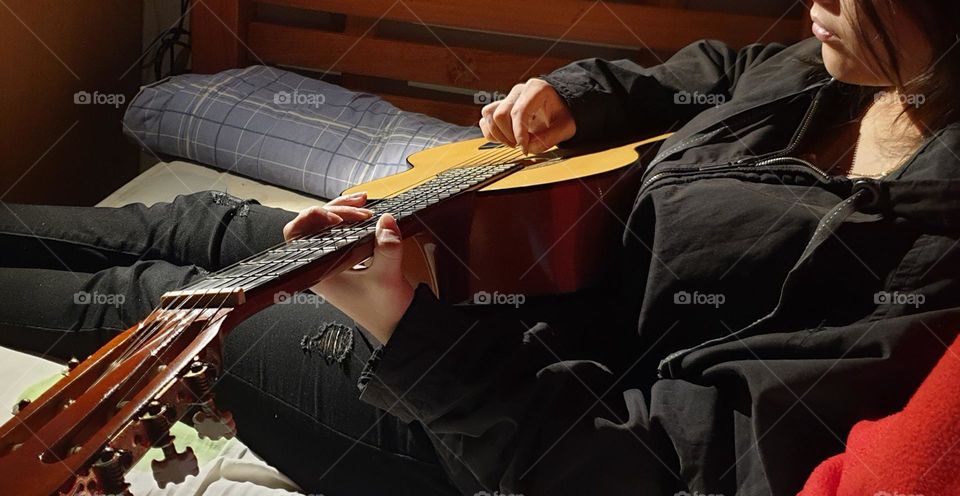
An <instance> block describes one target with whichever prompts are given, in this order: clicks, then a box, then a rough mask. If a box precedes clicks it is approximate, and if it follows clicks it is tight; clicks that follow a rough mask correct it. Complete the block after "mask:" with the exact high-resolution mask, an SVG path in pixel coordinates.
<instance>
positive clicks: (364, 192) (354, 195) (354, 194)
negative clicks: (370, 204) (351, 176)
mask: <svg viewBox="0 0 960 496" xmlns="http://www.w3.org/2000/svg"><path fill="white" fill-rule="evenodd" d="M365 194H367V192H366V191H358V192H356V193H351V194H350V196H348V197H347V198H360V197H361V196H363V195H365Z"/></svg>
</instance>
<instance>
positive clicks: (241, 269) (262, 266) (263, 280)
mask: <svg viewBox="0 0 960 496" xmlns="http://www.w3.org/2000/svg"><path fill="white" fill-rule="evenodd" d="M517 167H520V165H519V164H517V163H505V164H490V165H482V166H471V167H458V168H451V169H448V170H446V171H444V172H442V173H440V174H438V175H436V176H434V177H433V178H431V179H429V180H427V181H425V182H423V183H421V184H419V185H417V186H415V187H413V188H410V189H408V190H406V191H404V192H402V193H400V194H398V195H396V196H392V197H390V198H386V199H383V200H379V201H377V202H375V203H372V204H371V205H370V206H369V207H368V208H370V210H372V211H373V212H374V216H373V218H372V219H370V220H367V221H363V222H357V223H350V224H341V225H339V226H336V227H334V228H332V229H329V230H326V231H323V232H320V233H317V234H315V235H312V236H307V237H304V238H301V239H296V240H293V241H291V242H288V243H286V244H284V245H282V246H280V247H277V248H273V249H271V250H267V251H265V252H263V253H260V254H258V255H255V256H253V257H251V258H249V259H247V260H244V261H242V262H239V263H237V264H234V265H233V266H230V267H227V268H225V269H223V270H221V271H219V272H215V273H212V274H210V275H208V276H206V277H205V278H203V279H201V280H199V281H197V282H194V283H193V284H191V285H189V286H187V287H185V288H183V289H181V290H178V291H172V292H169V293H167V294H165V295H163V298H162V302H163V303H165V304H178V305H179V306H182V305H184V304H187V303H188V300H190V304H203V302H202V301H200V300H201V299H202V298H203V297H205V296H209V295H218V294H230V293H237V294H243V293H246V292H249V291H251V290H254V289H257V288H259V287H261V286H263V285H265V284H267V283H269V282H272V281H274V280H276V279H277V278H279V277H282V276H284V275H286V274H288V273H290V272H292V271H294V270H297V269H299V268H301V267H304V266H306V265H308V264H311V263H313V262H316V261H318V260H320V259H322V258H324V257H326V256H330V255H333V254H335V253H337V252H338V251H342V250H344V249H345V248H347V247H349V246H350V245H351V244H354V243H357V242H359V241H360V240H363V239H365V238H367V237H372V236H373V234H374V231H375V230H376V219H377V218H378V217H379V216H380V215H381V214H384V213H390V214H391V215H393V216H394V217H396V218H397V220H398V221H400V220H402V219H404V218H407V217H411V216H416V215H417V214H418V213H420V212H421V211H423V210H425V209H426V208H428V207H431V206H433V205H436V204H437V203H440V202H442V201H444V200H447V199H449V198H452V197H453V196H456V195H458V194H460V193H463V192H465V191H469V190H471V189H475V188H477V187H479V186H481V185H484V184H485V183H487V182H489V181H491V180H492V179H494V178H497V177H498V176H502V175H506V174H507V173H509V172H512V170H513V169H515V168H517ZM209 299H210V300H211V301H213V300H215V298H209Z"/></svg>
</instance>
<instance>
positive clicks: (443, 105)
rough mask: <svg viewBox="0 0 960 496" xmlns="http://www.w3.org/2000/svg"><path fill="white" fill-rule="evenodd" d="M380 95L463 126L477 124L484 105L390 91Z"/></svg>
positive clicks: (398, 104)
mask: <svg viewBox="0 0 960 496" xmlns="http://www.w3.org/2000/svg"><path fill="white" fill-rule="evenodd" d="M380 96H381V97H383V99H384V100H386V101H388V102H390V103H392V104H394V105H396V106H397V107H399V108H401V109H403V110H407V111H409V112H419V113H421V114H426V115H429V116H431V117H436V118H437V119H440V120H444V121H447V122H452V123H454V124H459V125H461V126H475V125H477V122H478V121H479V120H480V109H481V108H482V107H481V106H479V105H470V104H468V103H453V102H443V101H439V100H431V99H428V98H417V97H412V96H404V95H391V94H389V93H381V94H380Z"/></svg>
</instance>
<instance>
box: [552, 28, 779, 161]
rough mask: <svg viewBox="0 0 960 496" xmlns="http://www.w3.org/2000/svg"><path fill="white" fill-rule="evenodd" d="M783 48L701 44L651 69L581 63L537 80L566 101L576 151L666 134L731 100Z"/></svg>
mask: <svg viewBox="0 0 960 496" xmlns="http://www.w3.org/2000/svg"><path fill="white" fill-rule="evenodd" d="M784 48H785V46H784V45H779V44H769V45H761V44H755V45H750V46H747V47H745V48H743V49H742V50H739V51H737V50H733V49H731V48H730V47H728V46H726V45H725V44H723V43H721V42H718V41H712V40H702V41H698V42H696V43H693V44H691V45H689V46H687V47H685V48H683V49H681V50H680V51H678V52H677V53H676V54H675V55H674V56H673V57H671V58H670V59H669V60H667V61H666V62H664V63H663V64H660V65H657V66H653V67H650V68H645V67H641V66H640V65H638V64H636V63H634V62H632V61H629V60H617V61H607V60H602V59H597V58H593V59H586V60H581V61H578V62H574V63H572V64H570V65H568V66H565V67H563V68H561V69H558V70H556V71H554V72H552V73H550V74H548V75H546V76H542V77H541V79H544V80H545V81H547V82H548V83H550V85H551V86H553V87H554V88H555V89H556V90H557V92H558V93H559V94H560V96H561V97H562V98H563V99H564V101H566V103H567V106H568V107H569V108H570V111H571V113H572V114H573V118H574V121H575V122H576V124H577V134H576V136H574V137H573V139H571V140H569V141H567V142H566V143H564V145H565V146H576V145H582V144H590V143H596V142H603V141H610V140H613V139H618V138H625V137H628V136H637V135H640V134H645V133H651V132H666V131H667V130H669V129H673V128H675V127H676V125H677V124H683V123H685V122H687V121H688V120H690V119H691V118H693V116H695V115H697V114H698V113H700V112H702V111H704V110H706V109H707V108H709V107H712V106H716V105H718V104H719V103H723V102H724V101H727V100H729V99H730V98H731V96H732V94H733V91H734V89H735V88H736V86H737V82H738V81H739V79H740V77H741V76H742V75H743V74H744V73H745V72H747V71H749V70H750V69H751V68H753V67H755V66H757V65H758V64H761V63H762V62H764V61H765V60H767V59H769V58H770V57H772V56H774V55H776V54H777V53H779V52H781V51H782V50H783V49H784Z"/></svg>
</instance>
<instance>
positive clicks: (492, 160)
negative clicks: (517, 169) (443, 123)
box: [117, 148, 524, 362]
mask: <svg viewBox="0 0 960 496" xmlns="http://www.w3.org/2000/svg"><path fill="white" fill-rule="evenodd" d="M488 155H489V156H488ZM511 155H517V156H516V157H511ZM523 156H524V155H523V153H522V152H519V153H517V151H516V149H513V148H505V149H501V150H498V151H496V152H493V153H487V152H482V153H478V154H476V155H474V156H472V157H468V158H467V159H466V160H464V161H462V162H460V163H459V164H454V165H453V166H451V167H448V168H447V169H445V170H444V172H445V171H446V170H452V169H457V168H467V167H476V166H480V165H486V166H493V165H505V164H508V163H510V162H509V161H506V160H507V159H508V158H509V159H510V160H511V161H513V160H516V159H519V158H522V157H523ZM485 160H486V161H487V162H486V163H484V161H485ZM498 161H501V162H498ZM436 177H437V176H431V177H428V178H425V179H424V180H422V181H420V182H419V183H415V184H414V185H413V186H407V187H405V188H403V189H398V190H397V191H396V192H394V193H392V194H390V195H388V196H386V197H384V198H383V199H381V200H377V201H375V202H372V203H370V204H368V205H365V208H371V207H376V206H379V205H380V204H382V203H384V202H387V201H389V200H391V199H392V198H395V197H396V196H395V195H398V194H400V192H401V191H410V190H413V189H415V188H416V187H418V186H421V185H423V184H424V183H427V182H429V181H430V180H432V179H435V178H436ZM417 200H418V199H417V198H415V197H411V198H410V199H408V200H407V202H406V204H404V203H401V204H399V205H396V206H394V208H398V207H403V206H408V204H409V203H410V202H412V201H417ZM367 222H369V223H367ZM367 222H360V223H357V224H353V225H350V226H348V229H352V230H353V231H355V232H354V234H359V232H360V231H364V230H366V229H367V228H368V227H370V225H371V224H372V223H373V222H372V219H368V221H367ZM358 229H359V230H360V231H358ZM317 234H323V232H321V233H316V234H311V235H305V236H298V237H296V238H294V239H291V240H288V241H284V242H282V243H279V244H277V245H275V246H274V247H273V248H269V249H267V250H264V252H268V251H272V250H276V249H277V248H279V247H282V246H285V245H287V244H290V243H291V242H293V241H295V240H300V239H303V238H306V237H310V236H316V235H317ZM340 241H341V240H340V239H335V240H332V241H331V243H332V244H335V243H338V242H340ZM329 246H330V244H328V245H321V246H320V247H316V248H317V249H318V250H322V249H323V248H324V247H329ZM315 251H317V250H311V254H312V253H314V252H315ZM264 252H261V253H258V254H255V255H253V256H251V257H248V258H247V259H245V260H241V261H240V262H237V263H234V264H231V265H230V266H228V267H225V268H223V269H221V271H219V272H225V271H227V270H229V269H231V268H234V267H236V266H238V265H240V264H241V263H242V262H244V261H250V260H252V259H255V258H257V257H258V256H261V255H262V254H263V253H264ZM215 274H216V273H214V275H215ZM202 282H204V281H203V280H201V281H198V282H196V283H193V284H199V283H202ZM205 289H206V290H205V291H204V294H203V295H202V296H207V295H206V293H207V292H211V291H215V290H217V289H220V290H222V289H225V288H224V287H222V283H214V285H213V286H211V287H210V288H205ZM202 296H201V297H200V298H193V299H194V300H195V301H197V303H196V304H195V305H194V307H193V308H191V310H189V311H188V314H189V312H192V311H193V310H195V309H196V307H197V306H198V305H199V301H200V300H202ZM190 300H191V298H190V295H184V297H183V301H182V302H180V303H179V306H178V308H170V306H173V305H175V304H176V300H174V302H172V303H171V305H170V306H167V307H165V309H166V310H173V311H180V310H182V308H183V307H184V306H185V305H186V304H187V303H188V302H189V301H190ZM194 320H195V319H194ZM191 324H192V322H191ZM191 324H187V327H188V326H189V325H191ZM160 327H162V325H161V324H160V323H159V322H158V325H157V326H156V328H154V329H148V330H146V331H140V332H139V334H141V337H142V339H138V340H135V341H134V342H133V343H131V345H130V346H129V347H128V348H127V351H128V352H129V353H127V352H125V353H124V354H122V355H121V357H120V358H119V359H118V360H117V362H120V361H122V360H125V359H127V358H128V357H129V356H131V355H132V354H134V353H135V352H136V350H138V349H139V348H140V347H141V346H142V345H143V344H144V343H145V342H146V341H148V340H149V339H151V337H152V336H153V335H154V334H155V333H156V332H157V331H159V328H160Z"/></svg>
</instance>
